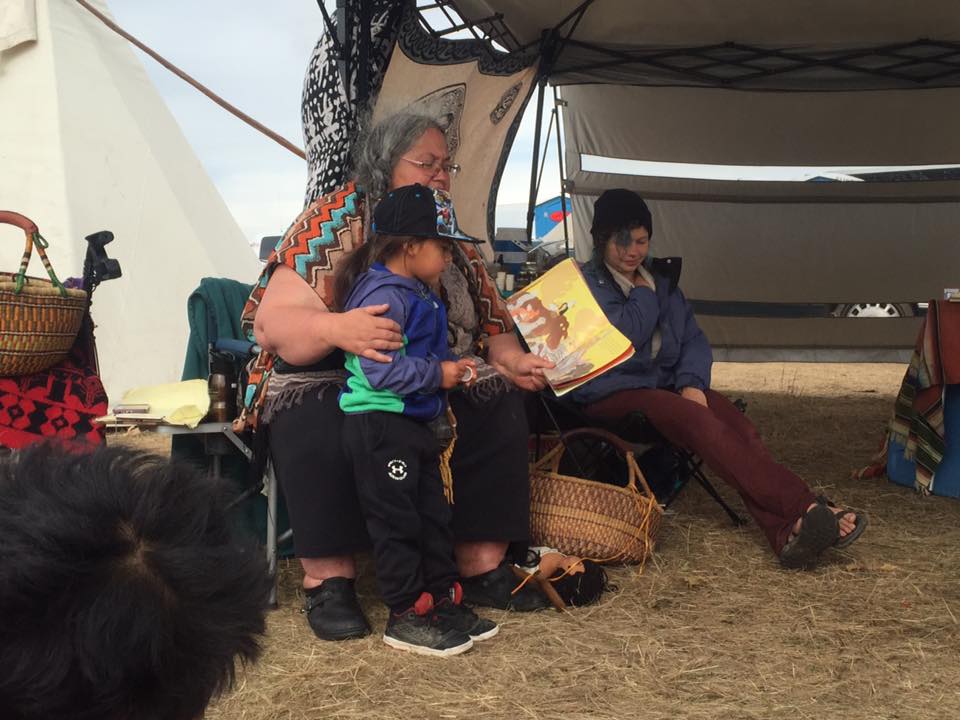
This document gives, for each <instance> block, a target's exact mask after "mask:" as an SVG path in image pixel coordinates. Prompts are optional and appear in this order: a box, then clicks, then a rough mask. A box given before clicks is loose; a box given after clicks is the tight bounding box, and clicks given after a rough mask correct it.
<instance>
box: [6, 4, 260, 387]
mask: <svg viewBox="0 0 960 720" xmlns="http://www.w3.org/2000/svg"><path fill="white" fill-rule="evenodd" d="M94 5H96V6H97V8H98V9H99V10H100V11H101V12H106V8H105V3H104V2H102V1H101V2H95V3H94ZM0 43H2V44H0V97H2V98H3V108H4V112H3V113H2V114H0V168H2V172H0V206H2V207H3V209H9V210H15V211H17V212H20V213H22V214H24V215H27V216H28V217H30V218H32V219H33V220H34V221H36V223H37V224H38V225H39V227H40V231H41V232H42V233H43V234H44V236H45V237H46V238H47V240H48V241H49V242H50V248H49V250H48V254H49V256H50V259H51V261H52V263H53V265H54V268H55V269H56V270H57V272H58V273H59V275H60V276H61V277H67V276H79V275H80V274H81V270H82V266H83V258H84V254H85V252H86V243H85V242H84V236H86V235H89V234H91V233H93V232H96V231H98V230H103V229H107V230H110V231H112V232H113V233H114V235H115V238H116V239H115V241H114V242H113V243H112V244H111V245H109V246H108V252H109V253H110V255H111V256H112V257H115V258H117V259H118V260H119V261H120V264H121V266H122V269H123V277H122V278H120V279H119V280H111V281H110V282H108V283H105V284H103V285H102V286H100V288H99V289H98V290H97V292H96V294H95V296H94V302H93V317H94V321H95V323H96V325H97V330H96V335H97V344H98V350H99V355H100V365H101V373H102V376H103V379H104V382H105V385H106V387H107V391H108V393H109V394H110V397H111V399H119V396H120V394H121V393H122V392H123V391H124V390H126V389H128V388H130V387H133V386H137V385H147V384H154V383H161V382H168V381H172V380H177V379H179V377H180V373H181V370H182V367H183V361H184V355H185V349H186V340H187V334H188V327H187V316H186V301H187V297H188V295H189V294H190V292H191V291H192V290H193V289H194V288H195V287H197V285H199V283H200V279H201V278H203V277H205V276H214V277H221V276H226V277H232V278H235V279H239V280H243V281H247V282H252V280H253V278H255V277H256V276H257V273H258V272H259V265H258V262H257V260H256V258H255V256H254V255H253V253H252V252H251V250H250V248H249V246H248V244H247V242H246V240H245V238H244V237H243V235H242V233H241V231H240V229H239V227H238V226H237V224H236V222H235V221H234V219H233V217H232V216H231V215H230V213H229V211H228V210H227V208H226V206H225V205H224V203H223V200H222V199H221V198H220V196H219V195H218V193H217V191H216V190H215V188H214V187H213V184H212V183H211V181H210V179H209V177H208V176H207V174H206V172H205V171H204V169H203V167H202V166H201V165H200V163H199V161H198V160H197V158H196V157H195V156H194V154H193V151H192V150H191V149H190V147H189V145H188V144H187V141H186V139H185V138H184V136H183V134H182V133H181V131H180V129H179V127H178V126H177V124H176V122H175V120H174V119H173V117H172V115H171V114H170V112H169V110H168V109H167V107H166V105H165V104H164V103H163V101H162V100H161V99H160V96H159V95H158V93H157V91H156V89H155V88H154V86H153V84H152V83H151V82H150V80H149V79H148V77H147V75H146V72H145V71H144V69H143V66H142V65H141V63H140V62H139V60H138V59H137V58H136V57H135V56H134V54H133V51H132V50H131V48H130V47H129V45H128V44H127V42H126V41H125V40H122V39H121V38H119V37H118V36H116V35H114V34H113V33H112V32H110V31H109V30H108V29H107V28H106V27H104V26H103V25H102V24H101V23H100V22H99V21H98V20H96V19H95V18H94V17H93V16H92V15H91V14H90V13H88V12H87V11H86V10H84V9H83V8H82V7H81V6H80V5H78V4H77V3H75V2H52V1H51V0H12V1H8V2H6V3H5V5H4V12H0ZM0 238H2V240H3V244H2V246H0V268H3V269H4V270H12V269H14V268H15V267H16V266H17V265H18V264H19V257H20V253H21V252H22V249H23V242H22V240H23V235H22V233H21V232H20V231H17V230H16V229H15V228H12V227H10V226H0ZM34 262H36V263H37V265H35V266H34V267H32V268H31V274H36V275H43V269H42V267H40V266H39V263H38V261H36V260H35V261H34Z"/></svg>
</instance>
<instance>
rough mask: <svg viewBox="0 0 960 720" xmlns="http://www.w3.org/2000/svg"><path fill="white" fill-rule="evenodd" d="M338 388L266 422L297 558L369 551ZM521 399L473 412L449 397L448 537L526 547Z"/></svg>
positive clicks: (511, 395) (458, 397)
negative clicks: (452, 439) (452, 430)
mask: <svg viewBox="0 0 960 720" xmlns="http://www.w3.org/2000/svg"><path fill="white" fill-rule="evenodd" d="M337 392H338V388H336V387H331V388H327V390H326V391H325V392H324V393H322V394H318V393H317V392H316V391H310V392H307V393H305V394H304V396H303V400H302V402H300V403H298V404H297V405H296V406H294V407H291V408H287V409H285V410H283V411H281V412H279V413H277V414H276V415H275V416H274V418H273V420H271V421H270V427H269V432H270V455H271V457H272V458H273V467H274V469H275V470H276V473H277V479H278V480H279V481H280V487H281V488H282V489H283V494H284V498H285V499H286V503H287V510H288V512H289V514H290V526H291V527H292V528H293V544H294V548H295V550H296V553H297V557H302V558H322V557H330V556H335V555H350V554H351V553H355V552H359V551H362V550H366V549H368V548H369V547H370V538H369V537H368V535H367V530H366V527H365V526H364V521H363V516H362V514H361V512H360V503H359V501H358V500H357V491H356V486H355V484H354V481H353V472H352V470H351V467H350V461H349V460H348V459H347V456H346V454H345V452H344V447H345V445H346V443H344V442H343V438H344V437H345V436H346V435H347V433H345V432H344V425H343V422H344V415H343V413H342V412H341V411H340V406H339V404H338V403H337ZM522 396H523V393H520V392H508V393H503V394H502V395H500V396H499V397H497V398H494V399H492V400H491V401H490V402H488V403H485V404H483V405H481V406H479V407H475V406H473V405H471V404H470V403H469V402H468V401H467V400H466V399H465V398H464V397H463V393H458V392H454V393H450V406H451V408H452V409H453V412H454V414H455V415H456V416H457V436H458V437H457V445H456V448H455V449H454V451H453V460H452V462H451V466H452V468H453V500H454V505H453V533H454V537H455V538H456V540H457V542H461V541H484V540H492V541H503V542H519V543H524V542H525V541H526V538H527V537H528V529H529V510H530V483H529V479H528V473H527V420H526V415H525V413H524V408H523V397H522Z"/></svg>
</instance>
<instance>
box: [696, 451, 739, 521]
mask: <svg viewBox="0 0 960 720" xmlns="http://www.w3.org/2000/svg"><path fill="white" fill-rule="evenodd" d="M688 462H689V463H690V474H691V475H692V476H693V477H694V478H696V480H697V482H698V483H700V487H702V488H703V489H704V490H706V491H707V493H708V494H709V495H710V497H712V498H713V499H714V500H715V501H716V502H717V504H718V505H719V506H720V507H722V508H723V509H724V510H725V511H726V513H727V515H728V516H730V520H732V521H733V524H734V525H735V526H736V527H741V526H743V525H746V524H747V521H746V520H745V519H743V518H742V517H740V515H738V514H737V512H736V511H735V510H734V509H733V508H732V507H730V506H729V505H728V504H727V501H726V500H724V499H723V498H722V497H721V496H720V493H718V492H717V489H716V488H715V487H714V486H713V483H711V482H710V481H709V480H708V479H707V476H706V475H704V474H703V471H702V470H701V469H700V461H694V460H692V459H691V460H688Z"/></svg>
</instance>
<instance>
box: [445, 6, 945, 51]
mask: <svg viewBox="0 0 960 720" xmlns="http://www.w3.org/2000/svg"><path fill="white" fill-rule="evenodd" d="M582 4H583V2H582V0H551V2H531V0H457V7H458V8H459V9H460V10H461V11H463V14H464V15H466V16H467V17H470V18H475V19H476V18H483V17H488V16H490V15H493V14H494V13H502V15H503V19H504V22H505V23H506V24H507V25H508V26H509V27H510V29H511V31H512V32H513V34H514V35H515V36H516V37H517V39H518V40H519V41H520V42H521V43H527V42H533V41H535V40H537V39H538V38H539V37H540V32H541V30H543V29H544V28H551V27H553V26H554V25H556V24H557V23H559V22H560V21H561V20H562V19H563V18H564V17H566V16H567V15H569V14H570V13H571V12H573V11H574V10H576V9H577V8H578V7H579V6H580V5H582ZM575 37H576V38H577V39H578V40H583V41H584V42H593V43H603V44H606V43H609V44H618V45H635V46H653V47H656V46H670V45H686V46H690V45H710V44H714V43H722V42H726V41H731V40H732V41H736V42H741V43H746V44H762V45H781V46H799V45H813V44H816V45H825V46H828V45H844V44H846V43H847V42H848V41H849V40H850V38H856V39H858V40H859V41H860V44H862V45H873V44H884V43H889V42H897V41H899V40H902V39H903V38H904V37H908V38H909V39H911V40H912V39H915V38H920V37H936V38H944V39H950V38H952V39H960V13H958V12H957V5H956V3H955V2H954V1H953V0H933V1H931V0H918V2H912V3H906V2H903V1H902V0H788V1H784V0H779V1H778V0H711V1H710V2H704V1H703V0H594V2H593V3H591V5H590V7H589V8H588V9H587V12H586V14H585V15H584V18H583V20H582V21H581V22H580V24H579V25H578V26H577V31H576V35H575Z"/></svg>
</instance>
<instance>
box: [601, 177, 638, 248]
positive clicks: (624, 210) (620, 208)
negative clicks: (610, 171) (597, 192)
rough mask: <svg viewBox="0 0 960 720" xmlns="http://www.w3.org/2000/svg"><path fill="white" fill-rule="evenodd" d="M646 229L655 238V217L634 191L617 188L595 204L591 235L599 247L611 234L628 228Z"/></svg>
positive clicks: (602, 196) (606, 193) (605, 193)
mask: <svg viewBox="0 0 960 720" xmlns="http://www.w3.org/2000/svg"><path fill="white" fill-rule="evenodd" d="M634 227H645V228H646V229H647V232H648V233H650V237H653V216H652V215H651V214H650V208H648V207H647V204H646V203H645V202H644V201H643V198H641V197H640V196H639V195H637V194H636V193H635V192H633V191H632V190H625V189H623V188H615V189H613V190H607V191H605V192H604V193H603V194H602V195H601V196H600V197H598V198H597V201H596V202H595V203H594V204H593V224H592V225H591V226H590V234H591V235H593V238H594V243H595V244H597V245H598V246H599V245H600V244H601V243H603V242H606V239H607V238H608V237H610V234H611V233H613V232H616V231H617V230H624V229H627V228H634Z"/></svg>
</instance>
